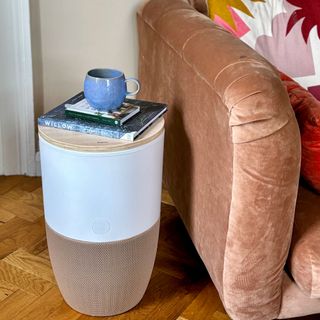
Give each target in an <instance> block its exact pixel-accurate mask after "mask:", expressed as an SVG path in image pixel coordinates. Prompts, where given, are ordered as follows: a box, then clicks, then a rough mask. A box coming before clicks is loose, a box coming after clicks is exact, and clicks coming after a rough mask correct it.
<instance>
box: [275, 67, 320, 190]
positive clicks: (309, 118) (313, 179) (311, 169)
mask: <svg viewBox="0 0 320 320" xmlns="http://www.w3.org/2000/svg"><path fill="white" fill-rule="evenodd" d="M280 78H281V80H282V83H283V84H284V85H285V87H286V89H287V92H288V94H289V98H290V102H291V105H292V108H293V110H294V112H295V114H296V118H297V121H298V123H299V127H300V134H301V175H302V177H303V178H304V179H305V180H306V181H307V182H308V183H309V184H310V185H311V186H312V187H313V189H314V190H316V191H317V192H319V193H320V101H318V100H317V99H316V98H315V97H314V96H313V95H312V94H311V93H310V92H308V91H307V90H305V89H304V88H302V87H301V86H300V85H299V84H298V83H297V82H295V81H294V80H293V79H291V78H290V77H288V76H287V75H285V74H283V73H281V72H280Z"/></svg>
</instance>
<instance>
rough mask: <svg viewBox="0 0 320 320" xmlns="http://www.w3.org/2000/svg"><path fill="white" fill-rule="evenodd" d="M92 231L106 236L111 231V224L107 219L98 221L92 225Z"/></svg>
mask: <svg viewBox="0 0 320 320" xmlns="http://www.w3.org/2000/svg"><path fill="white" fill-rule="evenodd" d="M92 231H93V232H94V233H95V234H106V233H108V232H109V231H110V223H109V222H108V221H107V220H105V219H96V220H94V221H93V223H92Z"/></svg>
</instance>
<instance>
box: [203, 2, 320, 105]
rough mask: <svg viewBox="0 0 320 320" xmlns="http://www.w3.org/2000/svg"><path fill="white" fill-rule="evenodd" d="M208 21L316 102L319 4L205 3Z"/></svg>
mask: <svg viewBox="0 0 320 320" xmlns="http://www.w3.org/2000/svg"><path fill="white" fill-rule="evenodd" d="M207 1H208V10H209V15H210V17H211V18H212V19H213V20H214V22H215V23H217V24H218V25H220V26H222V27H224V28H226V29H227V30H229V31H230V32H232V33H233V34H235V35H236V36H237V37H239V38H240V39H241V40H243V41H244V42H245V43H247V44H248V45H249V46H251V47H252V48H254V49H255V50H256V51H258V52H259V53H260V54H261V55H262V56H264V57H265V58H266V59H267V60H269V61H270V62H271V63H272V64H274V65H275V66H276V67H277V68H278V69H279V70H281V71H283V72H285V73H286V74H288V75H289V76H290V77H292V78H293V79H294V80H295V81H297V82H298V83H299V84H300V85H302V86H303V87H304V88H307V89H308V90H309V91H310V92H311V93H312V94H313V95H314V96H315V97H316V98H317V99H318V100H320V63H319V58H320V40H319V37H320V1H319V0H277V1H274V0H207Z"/></svg>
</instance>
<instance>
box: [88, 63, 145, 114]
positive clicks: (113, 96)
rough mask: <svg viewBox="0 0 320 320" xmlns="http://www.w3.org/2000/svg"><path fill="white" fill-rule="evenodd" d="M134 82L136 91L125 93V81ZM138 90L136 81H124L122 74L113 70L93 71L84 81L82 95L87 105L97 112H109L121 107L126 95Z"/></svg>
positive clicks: (89, 72)
mask: <svg viewBox="0 0 320 320" xmlns="http://www.w3.org/2000/svg"><path fill="white" fill-rule="evenodd" d="M129 80H133V81H135V82H136V84H137V86H138V89H137V90H136V91H135V92H127V81H129ZM139 89H140V85H139V82H138V80H136V79H127V80H126V79H125V76H124V74H123V72H121V71H119V70H114V69H93V70H90V71H88V73H87V75H86V78H85V80H84V95H85V97H86V99H87V101H88V102H89V104H90V105H91V106H92V107H93V108H95V109H98V110H103V111H110V110H114V109H117V108H118V107H120V106H121V104H122V103H123V101H124V99H125V98H126V96H127V95H133V94H135V93H137V92H138V91H139Z"/></svg>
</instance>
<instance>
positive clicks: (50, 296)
mask: <svg viewBox="0 0 320 320" xmlns="http://www.w3.org/2000/svg"><path fill="white" fill-rule="evenodd" d="M63 303H64V302H63V298H62V296H61V294H60V292H59V289H58V288H57V287H56V286H54V287H52V288H51V289H49V290H48V291H47V292H46V293H45V294H43V295H42V296H41V297H39V298H38V299H35V300H34V301H33V302H32V303H30V304H29V305H28V306H26V307H25V308H24V309H23V310H22V311H21V312H19V313H18V314H17V315H16V316H15V318H14V320H35V319H36V320H47V319H48V317H49V316H50V315H51V314H53V313H54V312H55V311H56V310H57V309H58V308H59V307H60V306H61V304H63Z"/></svg>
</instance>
